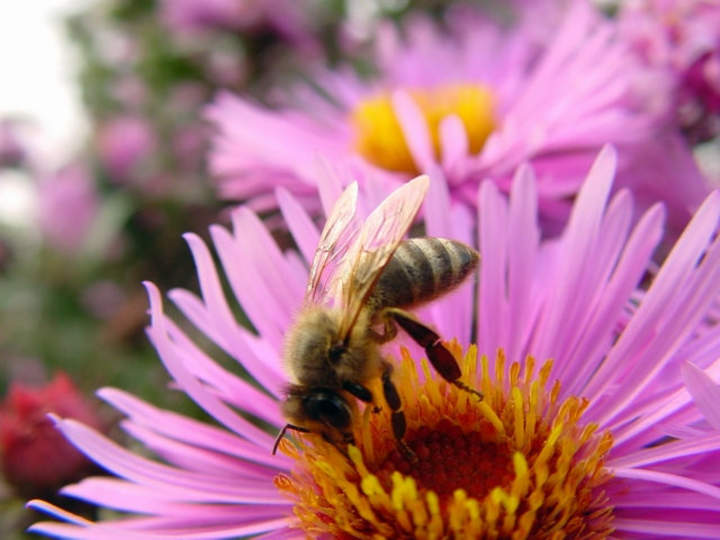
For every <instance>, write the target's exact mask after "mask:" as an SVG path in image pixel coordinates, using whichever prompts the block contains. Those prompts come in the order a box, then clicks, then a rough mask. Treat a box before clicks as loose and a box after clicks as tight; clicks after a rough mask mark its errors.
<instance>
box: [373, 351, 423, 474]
mask: <svg viewBox="0 0 720 540" xmlns="http://www.w3.org/2000/svg"><path fill="white" fill-rule="evenodd" d="M392 370H393V368H392V364H390V363H389V362H383V374H382V387H383V394H384V395H385V401H386V402H387V404H388V407H390V411H391V412H390V424H391V425H392V430H393V435H394V436H395V440H396V441H397V445H398V448H399V449H400V452H402V454H403V455H404V456H405V458H406V459H407V460H408V461H411V462H413V463H415V462H417V456H416V455H415V452H413V451H412V450H411V449H410V447H409V446H408V445H407V443H406V442H405V440H404V439H403V437H404V436H405V431H406V430H407V421H406V420H405V413H404V412H403V411H402V410H401V409H402V401H400V394H398V391H397V388H395V384H394V383H393V382H392V378H391V376H392Z"/></svg>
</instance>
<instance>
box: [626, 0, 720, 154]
mask: <svg viewBox="0 0 720 540" xmlns="http://www.w3.org/2000/svg"><path fill="white" fill-rule="evenodd" d="M619 20H620V28H621V33H622V35H623V38H624V39H626V40H627V41H628V42H629V43H630V44H631V47H632V49H633V51H634V52H635V53H636V54H637V55H638V56H639V57H640V58H641V60H642V61H643V62H644V63H645V64H646V65H647V66H649V67H651V68H653V69H656V70H658V71H659V72H660V73H661V74H662V76H664V77H665V78H666V80H667V82H668V84H669V86H670V88H671V90H672V93H671V94H670V96H669V99H670V100H671V101H672V103H671V108H670V112H671V113H672V114H673V115H674V116H675V120H676V121H677V122H678V124H679V125H680V127H681V128H682V130H683V131H684V132H685V134H686V136H687V137H688V139H689V140H690V141H691V142H693V143H695V142H701V141H703V140H707V139H711V138H713V137H715V136H717V135H718V134H720V4H718V3H717V2H715V1H712V0H632V1H628V2H622V4H621V10H620V14H619Z"/></svg>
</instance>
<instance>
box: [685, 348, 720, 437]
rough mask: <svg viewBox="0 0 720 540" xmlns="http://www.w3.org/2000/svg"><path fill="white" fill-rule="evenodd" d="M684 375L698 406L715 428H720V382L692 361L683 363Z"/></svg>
mask: <svg viewBox="0 0 720 540" xmlns="http://www.w3.org/2000/svg"><path fill="white" fill-rule="evenodd" d="M682 377H683V380H684V381H685V385H686V386H687V389H688V391H689V392H690V395H691V396H692V398H693V400H694V401H695V405H696V406H697V408H698V409H700V411H701V412H702V413H703V415H704V416H705V419H706V420H707V421H708V422H709V423H710V425H711V426H712V427H713V428H715V429H718V430H720V384H718V383H716V382H715V381H713V380H712V378H710V377H709V376H708V374H707V373H705V372H704V371H703V370H702V369H700V368H699V367H697V366H695V365H693V364H691V363H690V362H685V363H683V365H682Z"/></svg>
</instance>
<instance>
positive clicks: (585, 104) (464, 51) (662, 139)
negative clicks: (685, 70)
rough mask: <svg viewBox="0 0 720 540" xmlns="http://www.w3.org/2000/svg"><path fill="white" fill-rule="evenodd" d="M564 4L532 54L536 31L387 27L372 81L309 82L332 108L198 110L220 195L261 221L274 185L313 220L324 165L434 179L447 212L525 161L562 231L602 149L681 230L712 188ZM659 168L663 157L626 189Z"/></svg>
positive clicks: (221, 103) (650, 92)
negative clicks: (206, 127)
mask: <svg viewBox="0 0 720 540" xmlns="http://www.w3.org/2000/svg"><path fill="white" fill-rule="evenodd" d="M571 4H572V5H571V8H570V9H569V10H568V11H567V12H566V13H564V16H563V17H561V18H560V20H559V21H558V24H557V28H556V30H555V31H554V32H553V33H552V35H551V36H550V37H548V40H547V41H546V42H545V43H544V45H543V46H542V47H539V46H538V34H539V33H538V31H537V22H536V21H526V22H523V23H521V24H519V25H517V26H516V27H514V28H513V29H511V30H510V31H507V32H504V31H502V30H501V29H500V28H499V27H498V26H497V24H494V23H492V22H490V21H487V20H484V19H482V18H481V17H479V16H477V15H476V16H474V17H472V16H469V15H468V14H467V12H466V11H463V12H460V13H461V14H462V17H460V16H458V17H456V18H451V19H450V20H449V21H448V25H449V26H450V29H451V31H450V33H449V35H445V34H441V33H440V32H439V31H438V30H437V28H435V27H434V26H432V25H431V24H430V23H429V22H428V21H427V20H425V19H414V20H412V21H410V22H409V23H408V25H407V28H406V29H405V30H406V35H407V37H406V39H402V38H401V37H400V36H399V35H398V32H397V31H396V30H395V29H394V28H391V27H389V26H388V27H384V28H382V29H381V31H380V32H379V35H378V38H377V59H376V61H377V63H378V68H379V72H380V76H379V77H378V78H376V79H373V80H370V81H368V80H367V79H359V78H358V77H356V76H354V75H352V74H351V73H348V72H344V71H341V72H319V73H318V74H317V76H316V77H315V78H314V82H315V83H316V84H317V85H318V86H320V87H322V88H323V89H324V90H325V91H326V93H327V95H328V96H330V100H331V101H328V100H327V99H326V98H325V97H324V96H319V95H318V94H317V93H315V92H312V91H309V90H307V89H304V88H303V89H299V88H296V89H295V91H294V92H292V95H291V96H290V97H288V98H286V99H284V100H280V103H279V104H278V105H279V106H278V107H277V108H273V109H270V108H266V107H264V106H261V105H259V104H258V103H256V102H254V101H253V100H251V99H249V98H243V97H239V96H235V95H232V94H230V93H221V94H220V95H219V96H218V97H217V98H216V100H215V102H214V103H213V104H212V105H211V106H209V108H208V111H207V116H208V118H209V119H210V120H211V121H212V122H214V123H215V124H216V126H217V129H218V134H217V136H216V140H215V143H214V149H213V151H212V152H211V155H210V164H211V169H212V172H213V173H214V174H215V175H216V176H217V177H218V178H219V190H220V193H221V195H222V196H223V197H226V198H231V199H236V200H242V201H248V202H249V203H250V204H251V205H252V206H253V208H256V209H259V210H266V209H268V208H273V207H276V205H277V201H276V199H275V197H274V192H273V189H274V188H275V187H278V186H282V187H285V188H286V189H288V190H290V191H291V192H292V193H293V194H295V195H296V196H297V197H299V198H301V199H303V200H304V201H305V204H306V206H307V208H308V209H309V210H311V211H313V210H315V209H317V198H316V196H315V193H316V179H315V177H314V160H315V156H316V155H317V154H321V155H324V156H332V157H333V158H334V159H336V160H339V161H342V162H345V163H348V165H349V166H350V167H351V168H353V169H355V170H356V171H357V173H356V174H361V173H363V172H367V171H371V174H372V175H375V176H379V177H381V178H383V179H384V181H385V182H386V183H388V184H389V185H397V184H398V183H400V182H404V181H407V180H408V179H410V178H412V177H413V176H414V175H416V174H418V173H419V172H424V173H427V174H430V175H431V176H438V177H440V176H441V177H443V178H444V181H446V182H447V184H448V185H449V187H450V193H451V196H452V198H453V200H456V201H462V202H464V203H465V204H467V205H469V206H470V207H474V206H475V205H476V202H477V201H476V192H477V188H478V185H479V184H480V183H481V182H482V181H484V180H486V179H492V180H493V181H495V183H496V184H497V185H498V187H499V188H500V189H501V190H502V191H504V192H508V191H509V189H510V185H511V179H512V174H513V172H514V171H515V169H516V168H517V166H518V165H520V164H521V163H524V162H527V161H530V162H531V163H532V164H533V166H534V168H535V171H536V174H537V179H538V193H539V197H540V210H541V215H542V216H543V217H544V218H548V219H549V220H551V221H555V222H562V221H563V220H564V219H565V218H566V217H567V214H568V212H569V209H570V204H571V201H572V197H573V196H574V195H575V194H576V193H577V191H578V190H579V188H580V186H581V184H582V181H583V178H584V175H585V174H586V172H587V169H588V168H589V166H590V164H591V163H592V160H593V158H594V156H595V155H596V154H597V152H598V151H599V149H600V148H601V146H602V145H603V144H606V143H612V144H614V145H615V146H616V147H618V148H619V149H621V150H622V152H621V162H620V163H619V169H618V175H617V176H618V178H617V182H618V185H627V186H630V187H632V188H633V190H634V191H635V192H637V193H638V194H639V196H640V198H641V199H642V203H645V201H646V200H648V201H651V202H652V201H656V200H664V201H665V202H666V205H667V210H668V212H669V214H670V218H671V222H672V224H674V225H675V224H679V225H681V226H682V225H684V224H685V223H686V221H687V219H688V217H689V215H690V211H691V210H692V209H694V208H696V207H697V205H698V204H699V203H700V202H701V201H702V199H703V197H704V196H705V195H706V193H707V187H706V185H705V182H704V180H703V178H702V177H701V175H700V173H699V172H698V170H697V168H696V166H695V164H694V161H693V160H692V156H691V154H690V153H689V151H688V149H687V148H686V147H685V146H684V145H683V143H682V141H678V140H676V138H675V137H673V136H672V134H670V135H666V134H665V132H664V131H663V130H664V129H665V127H664V126H663V124H662V122H661V120H662V118H663V117H664V115H665V113H666V108H665V107H666V106H667V100H665V99H663V98H662V96H664V95H665V91H666V89H665V87H664V86H662V85H659V82H662V80H661V81H659V82H658V81H653V84H647V82H648V79H649V75H648V74H647V73H646V72H645V70H644V68H643V67H642V65H641V63H640V62H638V61H636V60H634V59H633V57H632V55H630V53H629V49H628V47H627V45H626V44H625V43H624V42H622V41H621V40H620V39H618V35H617V28H616V27H615V26H614V23H612V22H611V21H608V20H605V19H603V18H602V17H601V16H600V15H599V14H597V13H596V12H595V11H594V9H593V8H591V7H589V6H588V5H586V3H585V2H573V3H571ZM528 19H530V17H528ZM543 24H545V20H543ZM657 96H660V98H661V99H658V98H657ZM276 101H277V99H276ZM260 133H262V135H259V134H260ZM664 155H672V158H668V159H666V160H664V161H663V166H658V167H656V168H655V170H653V174H652V175H645V176H643V177H638V176H637V174H636V173H637V171H638V170H645V169H644V168H645V167H647V166H650V167H653V166H654V163H655V160H657V159H663V158H662V157H663V156H664ZM677 178H683V179H684V180H683V182H678V181H676V179H677Z"/></svg>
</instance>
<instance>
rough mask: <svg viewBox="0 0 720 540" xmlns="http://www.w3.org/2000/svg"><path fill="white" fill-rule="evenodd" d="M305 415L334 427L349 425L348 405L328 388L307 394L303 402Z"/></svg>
mask: <svg viewBox="0 0 720 540" xmlns="http://www.w3.org/2000/svg"><path fill="white" fill-rule="evenodd" d="M303 405H304V407H305V411H306V412H307V415H308V416H309V417H310V418H312V419H313V420H317V421H320V422H322V423H324V424H327V425H329V426H332V427H334V428H336V429H345V428H347V427H348V426H349V425H350V407H349V406H348V404H347V402H346V401H345V400H344V399H343V398H342V397H341V396H339V395H338V394H336V393H335V392H331V391H328V390H322V391H317V392H313V393H311V394H309V395H308V396H307V397H306V398H305V400H304V403H303Z"/></svg>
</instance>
